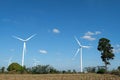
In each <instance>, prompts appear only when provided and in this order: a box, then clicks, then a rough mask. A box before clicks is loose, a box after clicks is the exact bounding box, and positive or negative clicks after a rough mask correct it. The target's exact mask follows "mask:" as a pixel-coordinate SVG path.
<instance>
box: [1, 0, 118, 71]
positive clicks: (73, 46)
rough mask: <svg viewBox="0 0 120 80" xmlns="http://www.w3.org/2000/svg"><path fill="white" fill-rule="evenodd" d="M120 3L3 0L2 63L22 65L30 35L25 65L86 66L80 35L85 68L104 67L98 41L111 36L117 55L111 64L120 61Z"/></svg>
mask: <svg viewBox="0 0 120 80" xmlns="http://www.w3.org/2000/svg"><path fill="white" fill-rule="evenodd" d="M119 3H120V1H119V0H109V1H108V0H1V1H0V37H1V38H0V54H1V57H0V66H7V64H8V60H9V59H10V58H11V57H12V59H11V62H18V63H20V64H21V57H22V47H23V42H21V41H19V40H17V39H15V38H13V37H12V36H18V37H20V38H22V39H26V38H28V37H30V36H31V35H33V34H37V35H36V36H35V37H33V38H32V39H31V40H29V41H28V42H27V53H26V54H25V65H26V66H28V67H30V66H33V65H34V64H35V63H34V62H35V61H36V62H37V63H36V64H50V65H52V66H53V67H55V68H57V69H60V70H61V69H62V70H63V69H76V70H80V54H78V55H77V56H76V57H75V59H74V60H72V58H73V56H74V54H75V52H76V51H77V49H78V48H79V46H78V44H77V42H76V41H75V39H74V36H76V37H77V38H78V39H79V40H80V42H81V43H82V44H83V45H89V46H91V47H90V48H89V49H83V67H88V66H98V65H104V64H103V62H102V61H101V58H100V52H99V51H98V50H97V45H98V41H99V39H100V38H102V37H105V38H108V39H110V40H111V44H112V46H113V47H114V52H115V56H116V57H115V59H114V60H113V61H111V65H110V66H109V68H111V69H113V68H117V66H119V65H120V54H119V53H120V38H119V33H120V23H119V21H120V5H119Z"/></svg>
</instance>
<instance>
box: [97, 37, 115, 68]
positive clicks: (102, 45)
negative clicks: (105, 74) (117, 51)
mask: <svg viewBox="0 0 120 80" xmlns="http://www.w3.org/2000/svg"><path fill="white" fill-rule="evenodd" d="M97 49H98V50H99V51H100V52H101V59H102V61H103V62H104V63H105V67H106V70H107V65H110V62H109V60H112V59H114V56H115V55H114V53H113V47H112V46H111V44H110V40H109V39H106V38H101V39H100V40H99V42H98V48H97Z"/></svg>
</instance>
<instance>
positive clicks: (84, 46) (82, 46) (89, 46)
mask: <svg viewBox="0 0 120 80" xmlns="http://www.w3.org/2000/svg"><path fill="white" fill-rule="evenodd" d="M82 47H83V48H90V47H91V46H82Z"/></svg>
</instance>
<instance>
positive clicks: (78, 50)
mask: <svg viewBox="0 0 120 80" xmlns="http://www.w3.org/2000/svg"><path fill="white" fill-rule="evenodd" d="M79 51H80V49H78V50H77V51H76V53H75V55H74V57H73V59H74V58H75V57H76V56H77V54H78V52H79Z"/></svg>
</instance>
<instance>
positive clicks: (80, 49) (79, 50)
mask: <svg viewBox="0 0 120 80" xmlns="http://www.w3.org/2000/svg"><path fill="white" fill-rule="evenodd" d="M75 40H76V41H77V43H78V45H79V48H78V50H77V52H76V53H75V55H74V57H75V56H77V54H78V52H80V72H83V66H82V48H90V46H83V45H81V43H80V41H79V40H78V39H77V37H75Z"/></svg>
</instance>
